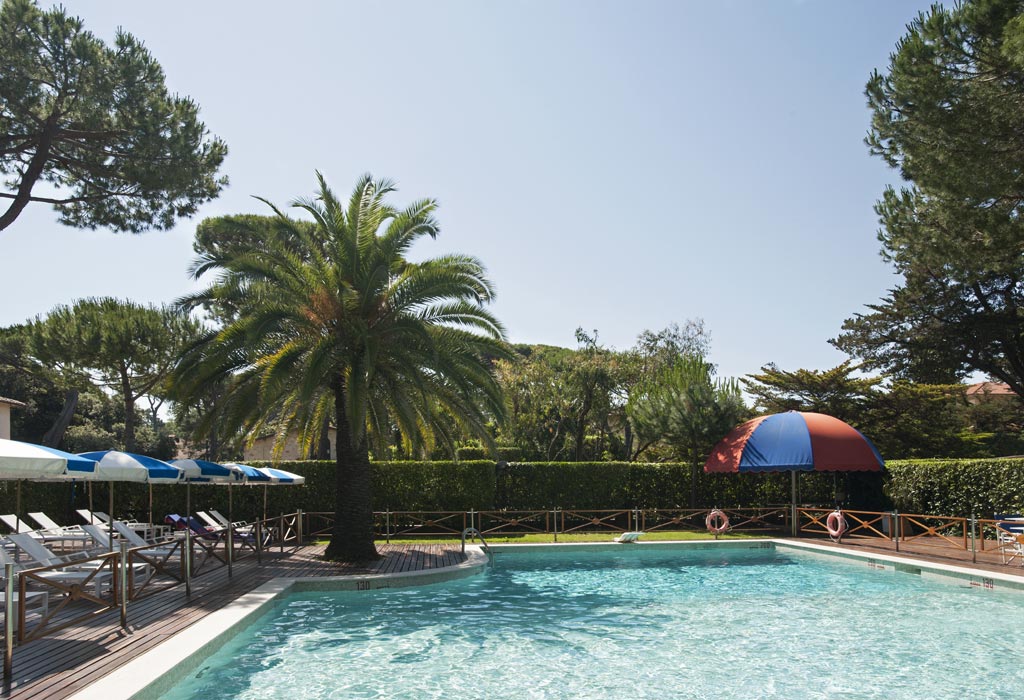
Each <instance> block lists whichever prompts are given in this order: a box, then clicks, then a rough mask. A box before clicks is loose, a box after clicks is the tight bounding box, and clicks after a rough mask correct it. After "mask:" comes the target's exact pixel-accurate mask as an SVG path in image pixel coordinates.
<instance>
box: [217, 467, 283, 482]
mask: <svg viewBox="0 0 1024 700" xmlns="http://www.w3.org/2000/svg"><path fill="white" fill-rule="evenodd" d="M224 466H225V467H229V468H231V469H237V470H239V471H240V472H242V474H243V475H244V477H245V483H247V484H269V483H270V482H271V481H273V479H272V478H271V477H270V475H269V474H264V473H263V471H262V470H260V469H257V468H256V467H250V466H249V465H248V464H237V463H235V462H229V463H227V464H225V465H224Z"/></svg>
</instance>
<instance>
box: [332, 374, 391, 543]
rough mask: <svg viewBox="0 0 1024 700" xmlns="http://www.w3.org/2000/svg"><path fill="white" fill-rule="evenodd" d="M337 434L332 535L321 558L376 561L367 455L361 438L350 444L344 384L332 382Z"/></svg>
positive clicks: (340, 381) (337, 379)
mask: <svg viewBox="0 0 1024 700" xmlns="http://www.w3.org/2000/svg"><path fill="white" fill-rule="evenodd" d="M331 388H332V391H333V393H334V413H335V420H336V427H337V430H338V433H337V459H336V467H335V469H336V482H335V484H336V486H335V488H336V490H335V494H334V532H333V534H332V536H331V541H330V543H329V544H328V545H327V551H326V552H325V554H324V556H326V557H327V558H328V559H332V560H334V561H345V562H361V561H369V560H372V559H378V558H380V555H379V554H378V553H377V548H376V547H375V546H374V544H373V492H372V484H371V481H370V453H369V450H368V449H367V447H366V440H365V438H364V439H363V440H362V441H360V444H353V441H352V429H351V427H350V425H349V420H348V414H347V412H346V410H345V384H344V380H343V379H341V378H340V377H338V378H336V379H335V380H334V381H333V382H332V387H331Z"/></svg>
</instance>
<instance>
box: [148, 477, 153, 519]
mask: <svg viewBox="0 0 1024 700" xmlns="http://www.w3.org/2000/svg"><path fill="white" fill-rule="evenodd" d="M149 524H150V525H152V524H153V484H150V485H149Z"/></svg>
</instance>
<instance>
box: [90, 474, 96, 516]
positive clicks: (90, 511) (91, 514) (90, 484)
mask: <svg viewBox="0 0 1024 700" xmlns="http://www.w3.org/2000/svg"><path fill="white" fill-rule="evenodd" d="M89 524H90V525H95V524H96V516H95V515H93V514H92V482H91V481H90V482H89Z"/></svg>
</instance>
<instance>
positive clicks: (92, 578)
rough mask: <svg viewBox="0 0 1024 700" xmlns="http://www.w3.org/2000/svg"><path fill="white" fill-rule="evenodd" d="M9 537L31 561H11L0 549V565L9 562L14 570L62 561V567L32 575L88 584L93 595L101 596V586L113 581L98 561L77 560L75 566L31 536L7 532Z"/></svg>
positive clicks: (55, 563)
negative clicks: (33, 553)
mask: <svg viewBox="0 0 1024 700" xmlns="http://www.w3.org/2000/svg"><path fill="white" fill-rule="evenodd" d="M9 539H10V540H11V541H12V542H14V544H16V545H17V546H18V549H20V550H21V551H22V552H24V553H25V554H28V555H29V557H30V558H31V559H32V560H33V561H31V562H24V561H22V562H18V561H14V559H13V558H12V557H11V555H10V554H8V553H7V551H6V550H4V549H2V548H0V564H6V563H8V562H10V563H12V564H14V565H15V566H16V567H17V569H18V571H27V570H30V569H36V568H40V567H50V566H59V565H61V564H64V565H65V566H63V567H62V568H59V569H49V570H46V571H38V572H35V573H34V574H33V575H34V576H36V577H38V578H39V579H41V580H43V581H49V582H52V583H54V584H60V585H64V586H74V585H78V586H83V587H84V586H87V585H89V584H92V586H93V587H94V589H95V591H96V597H97V598H98V597H100V596H102V593H103V587H104V586H107V587H110V586H111V584H112V582H113V578H114V572H113V571H111V570H109V569H105V570H100V569H99V567H100V562H80V563H79V564H77V565H73V564H71V563H69V562H66V561H64V560H62V559H61V558H60V557H58V556H57V555H55V554H53V552H51V551H49V550H48V549H46V547H45V545H43V544H42V543H41V542H39V541H38V540H35V539H32V538H31V537H29V536H28V535H27V534H25V533H21V534H17V535H10V536H9ZM36 547H40V548H42V549H41V550H38V549H36ZM29 551H32V552H35V554H36V555H38V556H33V555H32V554H29ZM90 564H91V566H90Z"/></svg>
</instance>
